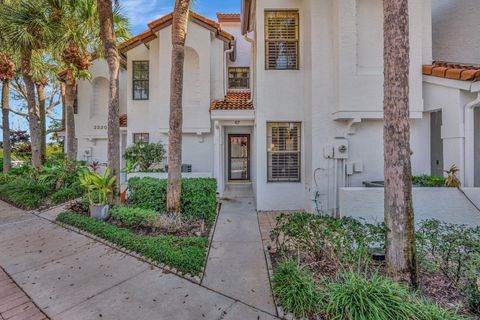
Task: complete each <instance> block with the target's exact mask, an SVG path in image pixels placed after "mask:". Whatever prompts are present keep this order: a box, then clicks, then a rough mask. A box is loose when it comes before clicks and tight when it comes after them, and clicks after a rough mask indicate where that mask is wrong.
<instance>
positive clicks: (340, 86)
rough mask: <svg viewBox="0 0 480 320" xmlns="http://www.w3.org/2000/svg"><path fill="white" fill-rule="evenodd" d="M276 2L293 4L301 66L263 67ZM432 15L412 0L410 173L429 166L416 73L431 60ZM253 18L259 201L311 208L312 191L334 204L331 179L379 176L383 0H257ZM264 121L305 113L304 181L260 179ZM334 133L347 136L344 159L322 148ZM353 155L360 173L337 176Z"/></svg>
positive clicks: (268, 206) (337, 138)
mask: <svg viewBox="0 0 480 320" xmlns="http://www.w3.org/2000/svg"><path fill="white" fill-rule="evenodd" d="M275 8H278V9H297V10H299V15H300V57H299V60H300V68H299V70H289V71H275V70H265V62H264V61H265V48H264V47H265V46H264V38H265V35H264V12H265V10H266V9H275ZM429 22H430V2H429V1H411V2H410V32H411V33H410V35H411V39H410V43H411V56H410V59H411V70H410V74H411V75H410V105H411V116H412V118H413V119H412V122H411V126H412V141H411V144H412V149H413V151H414V153H413V157H412V162H413V171H414V174H428V173H429V171H430V163H429V161H430V155H429V149H428V148H425V145H428V144H429V136H430V133H429V117H428V114H427V115H424V114H423V98H422V94H423V89H422V74H421V66H422V64H423V63H430V62H431V35H430V33H429V32H430V31H431V28H430V26H429V25H430V24H429ZM256 26H257V28H256V54H255V55H256V56H255V58H256V62H257V66H256V89H255V90H256V92H257V93H256V95H255V107H256V123H257V126H256V129H257V132H258V139H257V143H258V144H257V149H256V156H257V163H258V176H257V206H258V209H260V210H274V209H282V210H287V209H288V210H295V209H306V210H312V209H313V202H312V199H313V198H314V196H315V193H317V192H318V193H319V196H318V197H319V199H321V200H320V202H321V206H323V209H327V210H329V211H332V210H333V211H334V208H335V199H336V198H337V197H338V195H337V194H336V193H335V190H336V188H335V185H337V186H339V187H341V186H344V185H347V184H349V185H352V186H361V185H362V182H363V181H368V180H383V148H382V145H383V126H382V123H381V121H378V120H380V119H382V117H383V115H382V110H383V41H382V28H383V10H382V1H381V0H341V1H324V0H322V1H318V0H308V1H300V0H262V1H257V2H256ZM377 119H378V120H377ZM268 121H301V122H302V147H303V152H302V182H301V183H267V182H266V181H267V177H266V174H267V173H266V172H267V171H266V164H267V158H266V157H267V152H266V143H265V142H266V123H267V122H268ZM339 142H342V143H343V142H347V143H348V146H349V158H348V159H347V160H346V161H345V162H344V161H342V160H333V159H326V158H325V157H324V147H326V146H329V145H335V144H337V143H339ZM372 146H375V147H374V148H372ZM354 162H355V163H360V164H363V170H361V171H362V172H358V173H355V174H354V175H351V176H350V177H348V178H347V177H344V176H345V173H344V171H343V168H344V164H352V163H354ZM335 166H336V167H337V174H336V175H335ZM314 178H316V179H314ZM315 180H316V181H315ZM335 181H336V182H335Z"/></svg>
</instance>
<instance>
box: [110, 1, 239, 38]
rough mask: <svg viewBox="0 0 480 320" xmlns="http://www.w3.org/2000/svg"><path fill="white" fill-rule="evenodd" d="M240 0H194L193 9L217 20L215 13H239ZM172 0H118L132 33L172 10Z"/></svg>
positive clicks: (143, 29)
mask: <svg viewBox="0 0 480 320" xmlns="http://www.w3.org/2000/svg"><path fill="white" fill-rule="evenodd" d="M240 2H241V0H194V4H193V11H195V12H197V13H199V14H201V15H204V16H206V17H208V18H210V19H213V20H215V21H216V20H217V19H216V16H215V14H216V13H217V12H221V13H240ZM174 4H175V1H174V0H120V6H121V7H122V9H123V12H124V13H125V14H126V15H127V16H128V18H129V19H130V25H131V32H132V35H136V34H139V33H140V32H142V31H145V30H146V29H147V24H148V23H149V22H151V21H153V20H155V19H158V18H160V17H162V16H164V15H165V14H168V13H170V12H171V11H172V10H173V6H174Z"/></svg>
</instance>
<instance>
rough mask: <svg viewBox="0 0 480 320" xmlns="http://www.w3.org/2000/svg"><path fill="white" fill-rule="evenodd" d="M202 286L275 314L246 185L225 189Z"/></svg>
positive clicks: (251, 196)
mask: <svg viewBox="0 0 480 320" xmlns="http://www.w3.org/2000/svg"><path fill="white" fill-rule="evenodd" d="M202 285H204V286H206V287H208V288H211V289H214V290H217V291H219V292H222V293H224V294H226V295H228V296H231V297H234V298H235V299H238V300H240V301H243V302H245V303H247V304H249V305H252V306H255V307H257V308H258V309H260V310H263V311H266V312H268V313H270V314H275V313H276V309H275V306H274V303H273V298H272V292H271V288H270V283H269V279H268V271H267V265H266V261H265V255H264V251H263V247H262V240H261V237H260V229H259V227H258V218H257V212H256V210H255V206H254V198H253V193H252V190H251V186H250V185H232V186H229V187H228V189H227V190H226V192H225V195H224V200H223V201H222V207H221V210H220V215H219V217H218V222H217V225H216V228H215V233H214V235H213V242H212V247H211V249H210V254H209V257H208V261H207V267H206V272H205V278H204V279H203V282H202Z"/></svg>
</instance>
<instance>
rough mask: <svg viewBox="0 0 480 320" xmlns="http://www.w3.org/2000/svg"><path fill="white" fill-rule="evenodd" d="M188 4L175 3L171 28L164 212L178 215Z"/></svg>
mask: <svg viewBox="0 0 480 320" xmlns="http://www.w3.org/2000/svg"><path fill="white" fill-rule="evenodd" d="M189 13H190V0H176V3H175V10H174V13H173V24H172V46H173V47H172V69H171V76H170V128H169V132H168V185H167V211H168V212H171V213H177V214H178V213H180V204H181V197H182V179H181V178H182V126H183V110H182V108H183V107H182V99H183V67H184V61H185V40H186V37H187V26H188V16H189Z"/></svg>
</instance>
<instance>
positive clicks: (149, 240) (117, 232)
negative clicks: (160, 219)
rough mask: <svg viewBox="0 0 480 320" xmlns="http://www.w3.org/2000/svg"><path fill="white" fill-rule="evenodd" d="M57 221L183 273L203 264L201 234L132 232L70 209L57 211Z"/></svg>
mask: <svg viewBox="0 0 480 320" xmlns="http://www.w3.org/2000/svg"><path fill="white" fill-rule="evenodd" d="M57 221H59V222H62V223H65V224H69V225H72V226H74V227H76V228H79V229H81V230H84V231H87V232H89V233H92V234H94V235H96V236H98V237H100V238H103V239H105V240H107V241H110V242H113V243H115V244H117V245H119V246H121V247H123V248H125V249H128V250H132V251H135V252H138V253H139V254H141V255H143V256H144V257H146V258H149V259H152V260H154V261H156V262H158V263H165V264H167V265H169V266H171V267H174V268H177V269H178V270H179V271H181V272H184V273H191V274H194V275H196V274H199V273H200V272H201V271H202V268H203V265H204V263H205V259H206V249H207V244H208V239H207V238H205V237H177V236H157V237H148V236H142V235H136V234H134V233H133V232H131V231H130V230H128V229H122V228H118V227H116V226H114V225H111V224H108V223H106V222H103V221H100V220H96V219H92V218H89V217H86V216H83V215H79V214H76V213H70V212H64V213H61V214H60V215H59V216H58V217H57Z"/></svg>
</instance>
